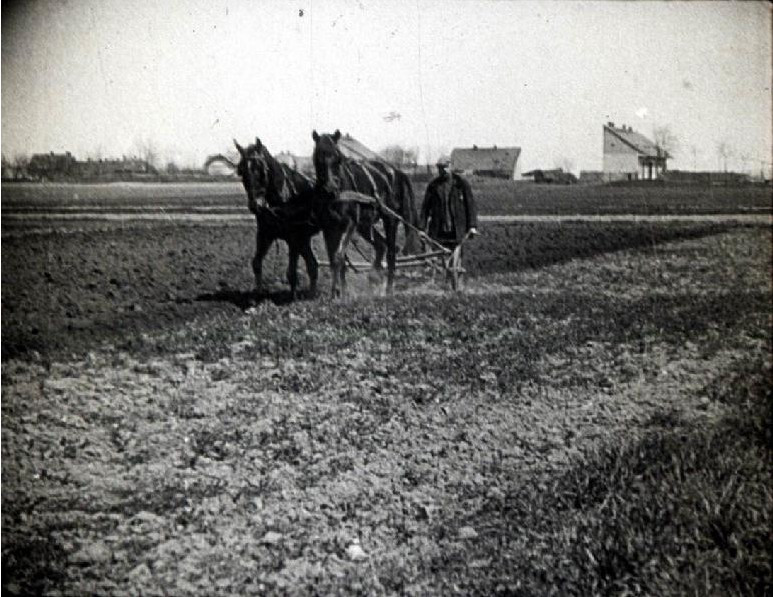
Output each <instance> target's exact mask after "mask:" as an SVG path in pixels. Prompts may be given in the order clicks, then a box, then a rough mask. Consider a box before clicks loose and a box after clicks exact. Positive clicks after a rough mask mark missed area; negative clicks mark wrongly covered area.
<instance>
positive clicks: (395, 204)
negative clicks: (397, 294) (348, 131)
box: [312, 130, 418, 297]
mask: <svg viewBox="0 0 773 597" xmlns="http://www.w3.org/2000/svg"><path fill="white" fill-rule="evenodd" d="M340 138H341V132H340V131H339V130H336V131H335V133H333V134H327V133H324V134H321V135H320V134H318V133H317V131H316V130H315V131H313V132H312V139H314V153H313V154H312V160H313V162H314V171H315V173H316V177H317V182H316V187H315V197H314V201H315V214H317V219H318V221H319V224H320V225H321V227H322V234H323V235H324V237H325V246H326V248H327V253H328V258H329V260H330V268H331V273H332V280H333V281H332V295H333V296H334V297H335V296H338V295H339V294H340V295H341V296H345V295H346V262H345V260H346V249H347V247H348V246H349V241H350V240H351V236H352V234H353V233H354V231H355V229H356V230H357V231H358V233H359V234H360V236H362V237H363V238H364V239H365V240H367V241H368V242H370V243H371V244H372V245H373V247H374V249H375V254H376V255H375V258H374V261H373V267H374V269H376V270H381V269H382V268H383V266H382V259H383V256H384V253H385V252H386V258H387V283H386V291H387V293H391V292H392V286H393V282H394V272H395V268H396V261H397V228H398V224H399V220H398V219H397V218H396V217H395V216H394V215H393V214H394V213H396V214H399V215H400V216H401V217H402V218H403V220H404V221H405V222H407V223H408V224H409V225H408V226H405V230H406V243H405V244H406V246H405V248H404V251H406V252H413V251H415V250H416V247H417V246H418V237H417V236H416V232H415V228H412V227H417V225H418V214H417V211H416V205H415V203H416V202H415V198H414V194H413V186H412V185H411V181H410V179H409V178H408V176H407V175H406V174H405V173H404V172H402V171H401V170H399V169H397V168H394V167H392V166H390V165H388V164H386V163H384V162H381V161H378V160H352V159H349V158H347V157H346V156H345V155H344V154H343V153H342V152H341V149H340V148H339V147H338V141H339V139H340ZM342 191H354V192H357V193H360V194H361V195H366V196H368V197H372V198H373V199H374V201H372V202H365V201H357V200H345V199H344V198H342V196H341V192H342ZM383 207H386V208H388V210H389V211H387V210H385V209H383ZM390 212H392V213H390ZM379 220H381V221H382V222H383V224H384V234H385V235H382V234H381V233H380V232H379V231H378V230H376V229H375V228H374V225H375V224H376V223H377V222H378V221H379ZM339 284H340V289H339V287H338V286H339Z"/></svg>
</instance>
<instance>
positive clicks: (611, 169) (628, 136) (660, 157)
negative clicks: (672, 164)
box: [604, 122, 671, 180]
mask: <svg viewBox="0 0 773 597" xmlns="http://www.w3.org/2000/svg"><path fill="white" fill-rule="evenodd" d="M669 157H671V156H669V155H668V153H666V152H664V151H662V150H661V149H660V148H659V147H657V146H656V145H655V143H653V142H652V141H650V140H649V139H647V137H645V136H644V135H642V134H641V133H637V132H636V131H634V130H633V129H632V128H631V127H630V126H626V125H623V126H620V127H616V126H615V123H614V122H608V123H607V124H605V125H604V178H605V179H606V180H636V179H646V180H652V179H655V178H660V177H661V175H662V174H663V172H665V171H666V160H667V159H668V158H669Z"/></svg>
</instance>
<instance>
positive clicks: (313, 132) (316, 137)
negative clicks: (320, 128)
mask: <svg viewBox="0 0 773 597" xmlns="http://www.w3.org/2000/svg"><path fill="white" fill-rule="evenodd" d="M311 138H312V139H314V143H316V142H317V141H319V133H318V132H317V129H314V130H313V131H311Z"/></svg>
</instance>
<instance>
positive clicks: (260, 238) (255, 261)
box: [252, 225, 274, 296]
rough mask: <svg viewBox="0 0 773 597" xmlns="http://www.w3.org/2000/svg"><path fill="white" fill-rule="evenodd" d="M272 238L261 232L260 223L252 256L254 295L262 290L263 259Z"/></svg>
mask: <svg viewBox="0 0 773 597" xmlns="http://www.w3.org/2000/svg"><path fill="white" fill-rule="evenodd" d="M273 242H274V238H273V237H272V236H270V235H268V234H265V231H264V233H263V234H261V231H260V225H258V231H257V234H256V237H255V256H254V257H253V258H252V273H253V274H254V275H255V296H259V295H260V294H261V292H263V259H264V258H265V257H266V253H268V250H269V248H271V243H273Z"/></svg>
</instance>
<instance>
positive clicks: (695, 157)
mask: <svg viewBox="0 0 773 597" xmlns="http://www.w3.org/2000/svg"><path fill="white" fill-rule="evenodd" d="M698 153H699V152H698V146H697V145H690V154H691V155H692V169H693V171H697V170H698Z"/></svg>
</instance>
